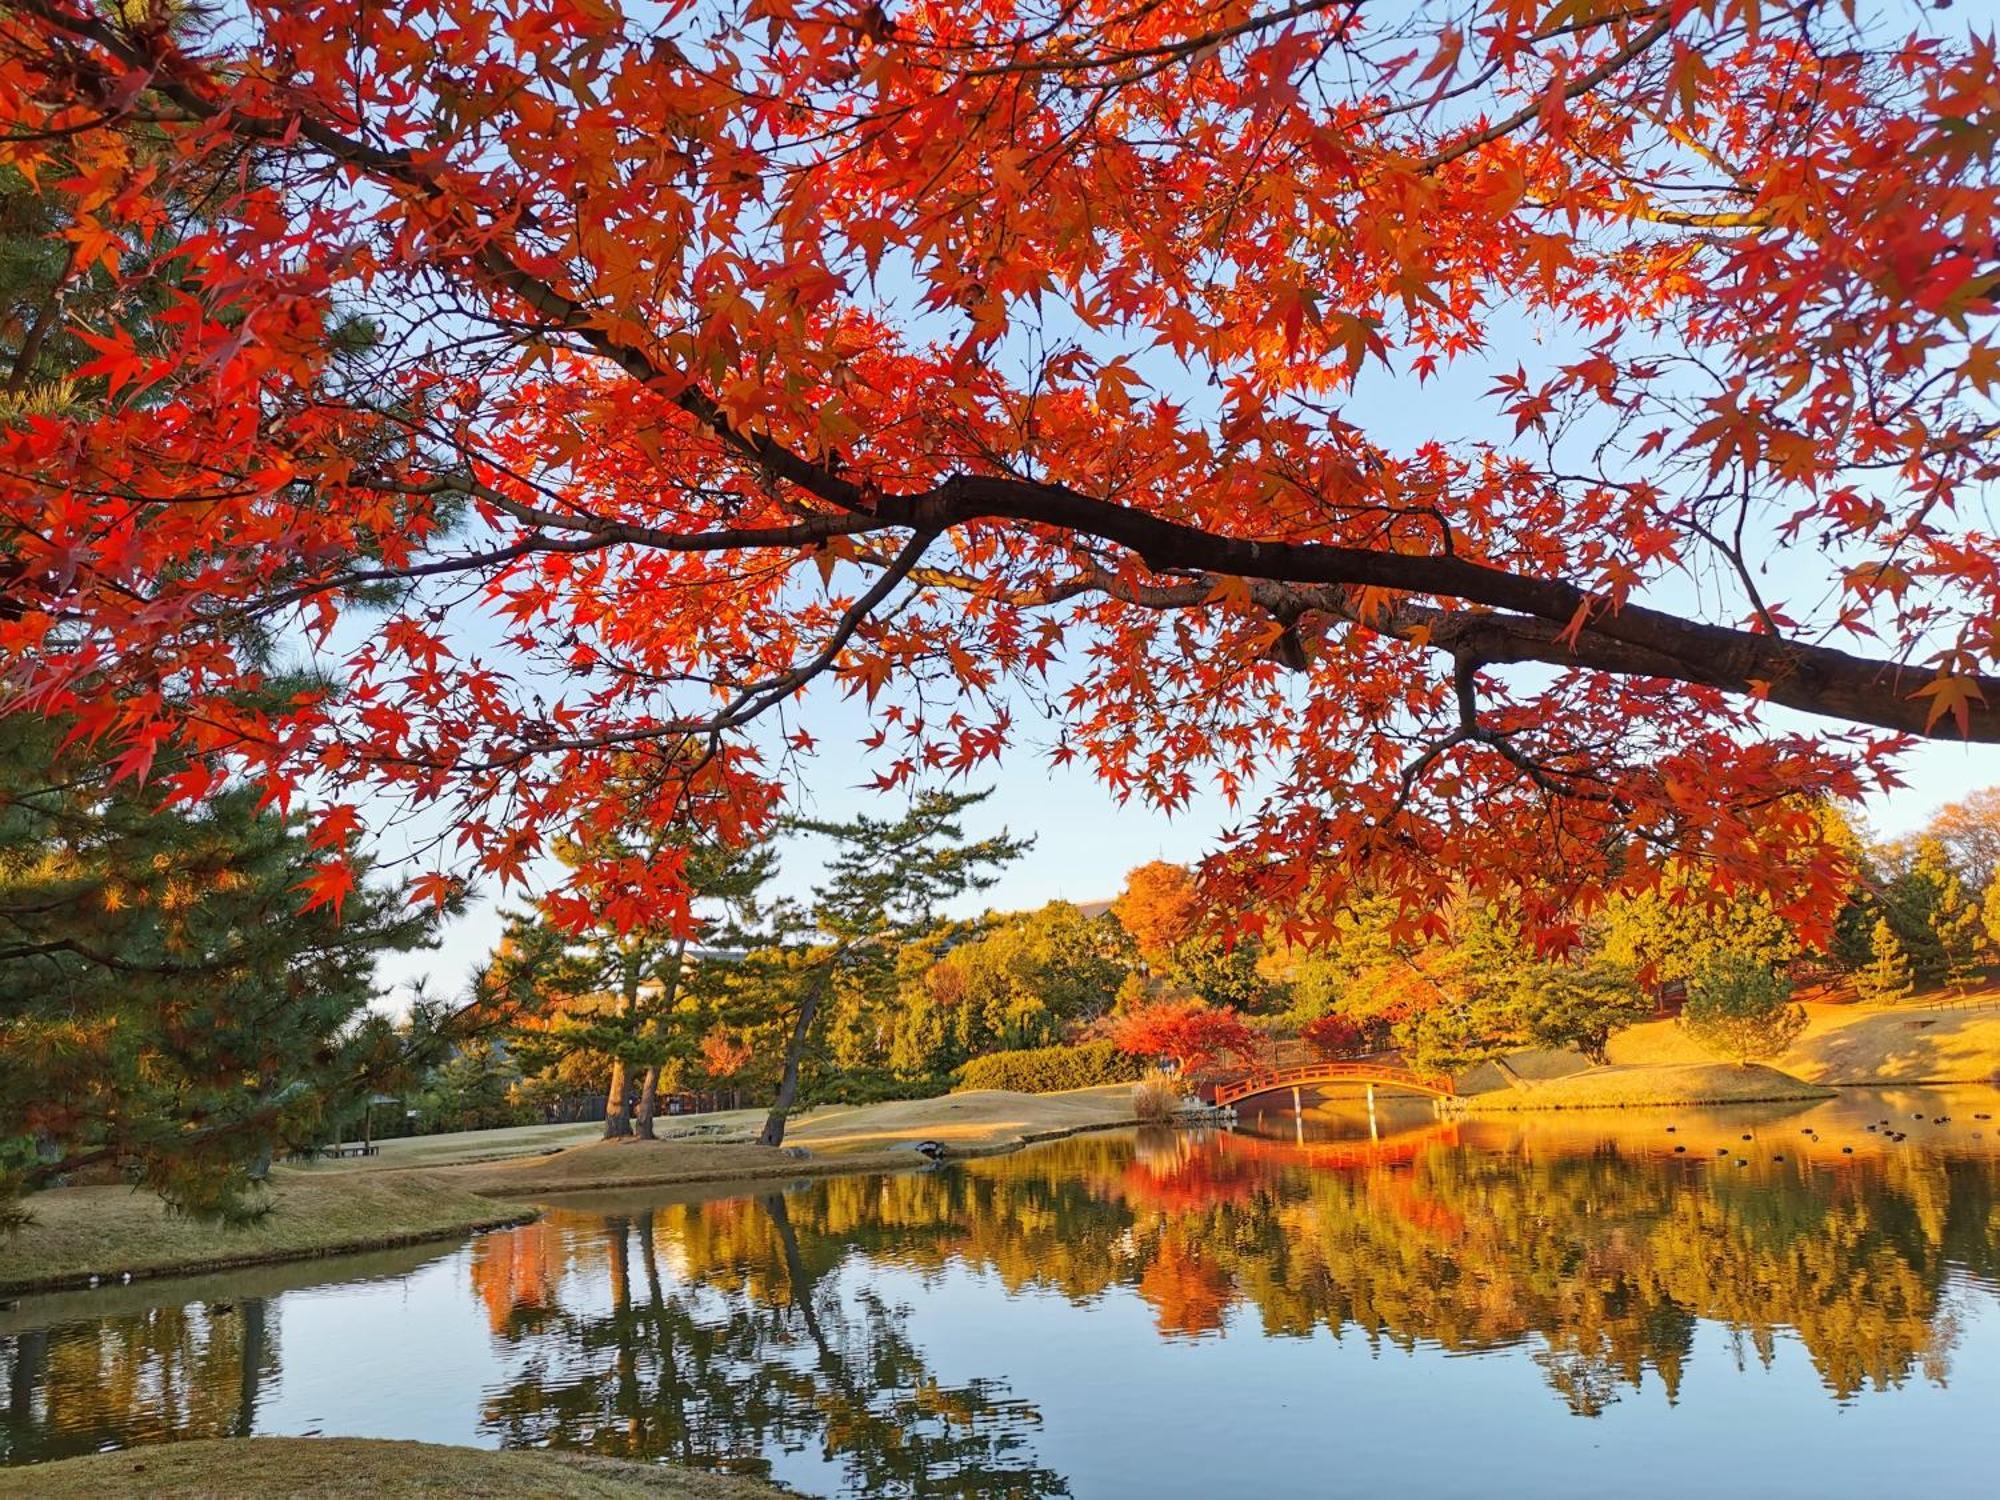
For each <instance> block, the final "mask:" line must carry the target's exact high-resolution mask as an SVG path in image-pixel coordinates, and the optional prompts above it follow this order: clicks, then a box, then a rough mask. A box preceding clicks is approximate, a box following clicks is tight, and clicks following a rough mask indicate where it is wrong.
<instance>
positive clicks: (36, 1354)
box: [0, 1297, 278, 1462]
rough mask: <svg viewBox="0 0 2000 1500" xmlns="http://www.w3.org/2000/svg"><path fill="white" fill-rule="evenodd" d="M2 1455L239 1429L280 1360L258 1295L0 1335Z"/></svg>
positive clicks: (232, 1433)
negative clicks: (4, 1401)
mask: <svg viewBox="0 0 2000 1500" xmlns="http://www.w3.org/2000/svg"><path fill="white" fill-rule="evenodd" d="M0 1362H4V1365H5V1384H6V1388H7V1405H6V1409H5V1411H4V1413H0V1461H6V1462H25V1461H27V1460H29V1459H35V1460H40V1459H50V1458H64V1457H68V1456H71V1455H74V1454H79V1453H94V1452H96V1451H97V1450H98V1449H100V1448H105V1447H112V1446H118V1445H121V1444H124V1443H129V1442H134V1441H141V1440H147V1441H157V1440H163V1439H169V1438H174V1439H178V1438H215V1437H243V1436H247V1435H248V1434H249V1433H250V1432H252V1431H253V1430H254V1429H255V1427H256V1418H257V1396H258V1392H259V1391H260V1390H261V1389H262V1387H263V1385H264V1382H265V1381H266V1380H267V1379H269V1378H271V1377H273V1376H275V1374H276V1373H277V1368H278V1353H277V1347H276V1342H275V1340H274V1338H273V1337H272V1334H271V1331H270V1330H269V1328H268V1327H267V1325H266V1306H265V1301H264V1299H263V1298H261V1297H246V1298H244V1299H243V1300H242V1301H241V1302H238V1303H235V1304H214V1303H210V1304H202V1303H190V1304H188V1305H186V1306H184V1307H155V1308H149V1309H147V1310H146V1311H144V1312H143V1313H140V1314H138V1315H136V1316H132V1317H126V1318H121V1319H118V1320H116V1321H115V1322H108V1323H105V1324H102V1325H97V1324H81V1325H79V1324H68V1325H63V1326H59V1327H56V1328H38V1329H31V1330H28V1331H26V1332H23V1333H20V1334H17V1335H15V1336H14V1337H12V1338H10V1339H7V1340H5V1341H0Z"/></svg>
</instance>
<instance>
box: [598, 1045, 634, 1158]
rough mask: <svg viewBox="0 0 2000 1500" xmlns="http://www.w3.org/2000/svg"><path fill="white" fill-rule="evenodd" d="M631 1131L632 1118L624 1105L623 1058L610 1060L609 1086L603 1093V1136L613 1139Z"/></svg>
mask: <svg viewBox="0 0 2000 1500" xmlns="http://www.w3.org/2000/svg"><path fill="white" fill-rule="evenodd" d="M631 1133H632V1118H631V1115H630V1113H629V1112H628V1111H627V1109H626V1107H625V1059H624V1058H622V1057H614V1058H613V1059H612V1060H611V1087H610V1088H609V1089H608V1090H607V1091H606V1092H605V1095H604V1138H605V1139H606V1140H607V1141H609V1140H615V1139H617V1138H618V1137H619V1136H626V1135H630V1134H631Z"/></svg>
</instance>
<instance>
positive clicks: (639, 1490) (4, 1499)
mask: <svg viewBox="0 0 2000 1500" xmlns="http://www.w3.org/2000/svg"><path fill="white" fill-rule="evenodd" d="M781 1493H782V1492H781V1491H778V1490H775V1489H772V1488H771V1487H770V1486H769V1485H764V1484H759V1483H757V1482H756V1481H754V1480H749V1479H740V1478H736V1477H734V1476H730V1475H721V1474H700V1473H695V1472H692V1471H690V1470H687V1469H670V1468H663V1467H660V1466H657V1465H653V1464H632V1463H620V1462H618V1461H616V1460H614V1459H605V1458H588V1457H583V1456H581V1455H568V1454H557V1453H540V1452H535V1453H521V1452H516V1453H487V1452H483V1451H481V1450H479V1449H475V1448H446V1447H440V1446H439V1445H437V1444H435V1443H392V1442H376V1441H372V1440H367V1439H361V1438H236V1439H227V1440H223V1441H218V1442H199V1443H170V1444H166V1445H163V1446H159V1447H152V1448H134V1449H128V1450H126V1451H124V1452H120V1453H94V1454H92V1455H90V1456H89V1457H87V1458H70V1459H64V1460H62V1461H61V1462H59V1463H52V1464H36V1465H33V1466H32V1467H29V1468H25V1469H0V1500H12V1497H15V1496H19V1497H21V1500H30V1497H32V1500H128V1497H138V1496H146V1497H149V1500H150V1497H158V1500H281V1497H282V1500H291V1497H305V1496H326V1495H368V1496H372V1497H375V1500H415V1497H419V1496H422V1497H437V1500H443V1497H447V1496H448V1497H452V1500H636V1497H642V1496H643V1497H653V1500H661V1497H665V1500H776V1497H778V1496H780V1495H781Z"/></svg>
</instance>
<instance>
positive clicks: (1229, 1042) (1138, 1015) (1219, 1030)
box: [1109, 1000, 1257, 1077]
mask: <svg viewBox="0 0 2000 1500" xmlns="http://www.w3.org/2000/svg"><path fill="white" fill-rule="evenodd" d="M1109 1035H1110V1037H1111V1040H1112V1042H1113V1044H1114V1045H1116V1046H1117V1048H1118V1050H1119V1051H1121V1052H1126V1053H1130V1054H1131V1055H1132V1056H1134V1057H1168V1058H1172V1059H1173V1063H1174V1071H1175V1072H1177V1073H1179V1074H1180V1075H1181V1076H1182V1077H1186V1076H1187V1075H1189V1074H1191V1073H1198V1072H1200V1071H1201V1069H1202V1068H1204V1067H1206V1066H1207V1065H1208V1064H1209V1063H1211V1062H1213V1061H1215V1060H1216V1059H1217V1058H1219V1057H1225V1056H1229V1055H1234V1056H1237V1057H1249V1056H1250V1055H1251V1053H1252V1051H1253V1050H1254V1049H1255V1048H1256V1045H1257V1034H1256V1033H1255V1032H1254V1031H1252V1030H1251V1029H1250V1027H1249V1026H1248V1025H1247V1024H1246V1023H1245V1022H1244V1020H1243V1017H1242V1016H1240V1015H1238V1014H1237V1013H1236V1012H1235V1011H1233V1010H1230V1009H1228V1008H1227V1007H1226V1006H1218V1005H1208V1004H1205V1003H1204V1002H1202V1001H1200V1000H1156V1001H1154V1002H1153V1003H1152V1004H1150V1005H1142V1006H1140V1007H1139V1008H1138V1009H1136V1010H1130V1011H1127V1012H1125V1013H1124V1014H1123V1015H1120V1016H1114V1017H1113V1018H1112V1020H1111V1023H1110V1029H1109Z"/></svg>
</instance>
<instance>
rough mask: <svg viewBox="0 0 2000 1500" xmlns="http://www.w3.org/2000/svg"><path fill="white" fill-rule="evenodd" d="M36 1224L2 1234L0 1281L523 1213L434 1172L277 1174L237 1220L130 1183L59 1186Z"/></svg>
mask: <svg viewBox="0 0 2000 1500" xmlns="http://www.w3.org/2000/svg"><path fill="white" fill-rule="evenodd" d="M25 1207H26V1209H27V1211H28V1214H29V1216H30V1221H29V1223H28V1225H27V1226H26V1227H25V1228H23V1229H22V1230H20V1231H19V1232H18V1233H16V1234H13V1235H9V1236H6V1237H4V1238H0V1289H5V1290H10V1291H12V1290H21V1289H23V1288H27V1287H34V1286H63V1285H71V1284H74V1283H76V1282H78V1281H81V1280H83V1279H84V1278H86V1277H89V1276H98V1277H101V1278H103V1279H104V1280H106V1281H116V1280H119V1279H120V1278H121V1277H123V1276H124V1275H125V1274H126V1273H128V1272H129V1273H130V1274H132V1275H133V1276H145V1275H149V1274H159V1273H162V1272H165V1271H197V1270H206V1269H212V1268H215V1267H221V1266H229V1265H242V1264H248V1263H252V1262H256V1261H265V1260H283V1259H290V1258H294V1257H302V1256H311V1255H330V1254H334V1253H336V1252H339V1251H344V1250H365V1249H372V1248H376V1247H379V1246H385V1245H396V1244H406V1243H409V1242H411V1241H414V1240H423V1239H436V1238H440V1237H444V1236H448V1235H454V1234H461V1233H466V1232H469V1231H471V1230H474V1229H479V1228H482V1227H485V1226H489V1225H493V1224H500V1223H507V1222H511V1221H514V1220H518V1219H519V1218H521V1217H523V1216H524V1214H525V1212H526V1211H525V1210H523V1209H521V1208H519V1207H517V1206H515V1205H513V1204H509V1203H501V1202H495V1201H494V1200H493V1199H492V1198H491V1197H478V1196H475V1195H474V1194H473V1193H472V1192H471V1191H470V1190H469V1189H468V1188H467V1187H465V1186H464V1185H463V1184H460V1183H455V1182H451V1181H449V1180H447V1179H445V1178H442V1177H440V1176H437V1175H433V1174H430V1173H415V1172H411V1173H402V1172H369V1173H351V1174H346V1175H342V1176H333V1175H330V1174H329V1175H326V1176H319V1175H314V1174H307V1173H301V1172H289V1171H286V1170H284V1169H283V1168H280V1169H278V1170H276V1171H274V1172H273V1173H272V1174H271V1191H270V1194H269V1207H270V1211H269V1212H267V1213H266V1214H264V1215H263V1216H262V1217H261V1218H259V1219H258V1220H257V1221H256V1222H254V1223H251V1224H247V1225H242V1226H230V1225H225V1224H218V1223H213V1222H209V1221H204V1220H199V1219H191V1218H188V1217H186V1216H185V1215H181V1214H176V1213H174V1212H173V1211H171V1210H170V1209H168V1208H167V1207H166V1205H165V1204H163V1203H162V1202H161V1201H160V1200H159V1199H158V1198H157V1197H155V1196H154V1195H153V1194H151V1193H149V1192H146V1191H144V1190H136V1191H135V1190H134V1189H131V1188H126V1187H77V1188H58V1189H56V1190H54V1191H51V1192H46V1193H37V1194H35V1195H34V1196H33V1197H31V1198H29V1199H28V1200H27V1203H26V1205H25Z"/></svg>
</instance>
